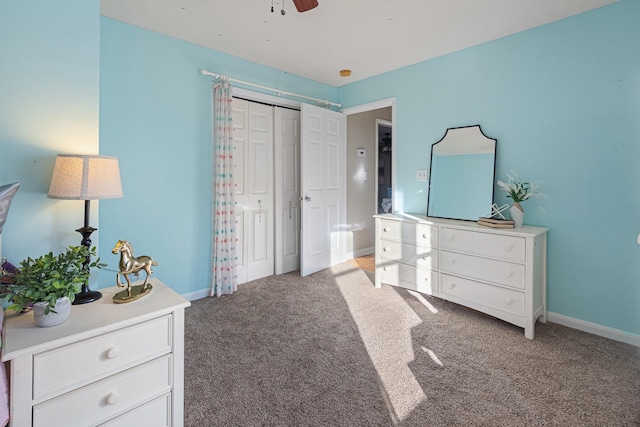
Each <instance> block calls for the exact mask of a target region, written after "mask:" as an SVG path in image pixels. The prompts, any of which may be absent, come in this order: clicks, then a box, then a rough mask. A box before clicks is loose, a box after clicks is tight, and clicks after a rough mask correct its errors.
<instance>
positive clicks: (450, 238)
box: [447, 236, 456, 242]
mask: <svg viewBox="0 0 640 427" xmlns="http://www.w3.org/2000/svg"><path fill="white" fill-rule="evenodd" d="M455 239H456V236H449V237H447V242H453V241H454V240H455Z"/></svg>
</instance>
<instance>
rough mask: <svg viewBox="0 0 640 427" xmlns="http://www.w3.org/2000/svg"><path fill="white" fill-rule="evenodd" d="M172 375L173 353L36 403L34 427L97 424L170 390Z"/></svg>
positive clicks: (69, 362) (70, 362)
mask: <svg viewBox="0 0 640 427" xmlns="http://www.w3.org/2000/svg"><path fill="white" fill-rule="evenodd" d="M74 361H75V359H74ZM67 363H68V364H70V365H72V364H73V363H72V361H67ZM171 378H172V372H171V356H170V355H167V356H163V357H161V358H159V359H155V360H152V361H150V362H147V363H145V364H142V365H140V366H137V367H135V368H132V369H129V370H127V371H124V372H121V373H119V374H116V375H112V376H110V377H107V378H106V379H104V380H101V381H98V382H96V383H93V384H90V385H88V386H85V387H82V388H79V389H77V390H74V391H72V392H70V393H67V394H64V395H62V396H60V397H57V398H55V399H51V400H49V401H46V402H44V403H41V404H39V405H36V406H34V407H33V426H34V427H47V426H49V427H50V426H90V425H96V424H98V423H100V422H104V421H106V420H108V419H110V418H113V417H114V416H115V415H117V414H120V413H123V412H125V411H128V410H130V409H132V408H135V407H137V406H140V405H141V404H142V403H144V402H145V401H147V400H150V399H152V398H154V397H155V396H158V395H160V394H166V393H168V392H170V391H171V386H172V384H171Z"/></svg>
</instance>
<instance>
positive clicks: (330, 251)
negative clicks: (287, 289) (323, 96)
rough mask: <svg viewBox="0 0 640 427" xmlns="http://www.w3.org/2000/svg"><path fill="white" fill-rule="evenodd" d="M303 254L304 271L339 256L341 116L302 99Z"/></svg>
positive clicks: (342, 202)
mask: <svg viewBox="0 0 640 427" xmlns="http://www.w3.org/2000/svg"><path fill="white" fill-rule="evenodd" d="M301 114H302V118H301V128H302V131H301V133H302V145H301V178H302V179H301V187H302V188H301V190H302V202H301V203H302V239H301V240H302V241H301V243H302V259H301V266H300V271H301V274H302V276H306V275H308V274H311V273H315V272H316V271H319V270H322V269H325V268H327V267H330V266H332V265H335V264H338V263H340V262H343V261H344V257H345V233H344V229H345V225H346V191H345V188H346V178H345V170H346V167H345V164H346V120H345V116H344V114H342V113H338V112H335V111H330V110H327V109H324V108H320V107H315V106H312V105H308V104H302V110H301Z"/></svg>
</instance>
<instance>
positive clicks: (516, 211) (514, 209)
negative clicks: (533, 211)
mask: <svg viewBox="0 0 640 427" xmlns="http://www.w3.org/2000/svg"><path fill="white" fill-rule="evenodd" d="M509 215H511V219H512V220H513V225H514V227H516V228H518V227H522V222H523V221H524V209H522V206H521V205H520V203H519V202H515V203H514V204H513V206H511V207H510V208H509Z"/></svg>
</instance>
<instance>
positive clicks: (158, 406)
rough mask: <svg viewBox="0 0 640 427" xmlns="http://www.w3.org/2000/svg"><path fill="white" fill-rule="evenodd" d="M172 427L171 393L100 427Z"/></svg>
mask: <svg viewBox="0 0 640 427" xmlns="http://www.w3.org/2000/svg"><path fill="white" fill-rule="evenodd" d="M133 426H135V427H171V393H167V394H165V395H164V396H160V397H158V398H157V399H154V400H152V401H151V402H149V403H145V404H144V405H142V406H140V407H139V408H135V409H132V410H131V411H129V412H127V413H126V414H123V415H120V416H119V417H117V418H115V419H113V420H111V421H109V422H106V423H104V424H100V427H133Z"/></svg>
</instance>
